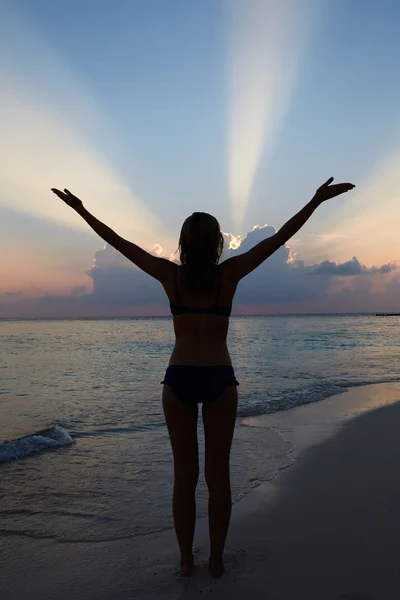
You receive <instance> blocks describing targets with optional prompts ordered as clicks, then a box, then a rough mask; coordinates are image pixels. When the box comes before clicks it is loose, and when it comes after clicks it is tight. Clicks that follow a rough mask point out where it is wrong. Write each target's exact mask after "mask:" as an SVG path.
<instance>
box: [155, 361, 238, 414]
mask: <svg viewBox="0 0 400 600" xmlns="http://www.w3.org/2000/svg"><path fill="white" fill-rule="evenodd" d="M161 383H163V384H164V383H165V384H167V385H169V387H170V388H171V391H172V393H173V394H174V396H176V397H177V398H178V399H179V400H181V402H184V403H188V404H193V403H195V404H196V403H198V402H203V404H211V403H212V402H215V401H216V400H217V399H218V398H219V397H220V396H221V395H222V394H223V392H224V391H225V389H226V388H227V387H228V386H229V385H239V382H238V381H237V379H236V377H235V372H234V370H233V367H232V366H231V365H213V366H197V365H196V366H192V365H171V366H169V367H168V369H167V371H166V373H165V377H164V379H163V380H162V382H161Z"/></svg>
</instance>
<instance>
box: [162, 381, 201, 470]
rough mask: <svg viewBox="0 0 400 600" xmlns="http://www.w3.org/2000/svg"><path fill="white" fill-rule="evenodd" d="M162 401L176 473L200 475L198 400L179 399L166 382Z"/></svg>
mask: <svg viewBox="0 0 400 600" xmlns="http://www.w3.org/2000/svg"><path fill="white" fill-rule="evenodd" d="M162 403H163V409H164V415H165V420H166V423H167V427H168V433H169V437H170V440H171V446H172V452H173V456H174V470H175V475H182V476H185V477H188V476H193V477H196V476H198V473H199V451H198V441H197V419H198V405H197V402H193V403H188V402H182V401H181V400H179V399H178V398H177V397H176V396H175V395H174V394H173V393H172V391H171V388H170V387H169V386H168V385H167V384H164V386H163V393H162Z"/></svg>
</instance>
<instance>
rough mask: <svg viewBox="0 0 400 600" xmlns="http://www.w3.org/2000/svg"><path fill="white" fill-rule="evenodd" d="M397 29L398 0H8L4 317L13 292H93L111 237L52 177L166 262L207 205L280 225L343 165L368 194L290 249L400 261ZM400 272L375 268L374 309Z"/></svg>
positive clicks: (230, 221)
mask: <svg viewBox="0 0 400 600" xmlns="http://www.w3.org/2000/svg"><path fill="white" fill-rule="evenodd" d="M399 22H400V4H399V3H398V2H396V1H388V0H381V1H380V2H378V1H371V0H364V1H362V0H347V1H344V0H298V1H296V0H279V2H277V1H273V0H264V1H263V0H212V1H211V0H201V1H200V0H196V1H195V0H186V1H184V0H179V1H177V0H168V2H166V1H161V0H157V1H156V0H146V1H145V0H131V1H128V0H119V1H115V2H112V1H111V0H107V1H106V0H98V1H95V0H81V1H80V2H77V1H76V0H72V1H69V2H64V1H60V2H52V1H49V0H31V1H28V0H26V1H21V0H19V1H17V2H14V1H12V2H11V1H8V0H3V2H2V5H1V7H0V23H1V24H0V40H1V41H0V56H1V58H0V75H1V78H2V82H4V83H5V87H4V89H5V90H6V92H5V94H3V99H2V100H0V108H1V115H2V116H1V117H0V123H1V125H2V130H3V131H6V136H4V137H3V136H2V140H1V141H0V147H1V150H2V153H1V154H2V156H3V157H4V160H3V161H2V162H3V166H2V168H0V170H1V173H0V174H1V178H2V181H3V182H4V188H3V190H2V191H1V192H0V233H1V234H2V235H1V241H0V251H1V254H2V256H5V257H6V261H4V264H3V266H2V267H0V276H1V282H2V283H1V289H0V294H1V293H3V294H4V293H7V294H8V295H7V296H5V297H4V298H5V299H3V301H2V303H0V315H1V314H4V315H8V314H11V313H10V310H11V308H10V306H9V302H8V298H9V297H10V295H9V294H10V293H15V292H18V291H21V292H22V296H23V297H24V299H25V301H26V302H27V303H28V304H29V301H30V299H31V298H33V297H34V298H35V303H36V304H35V306H37V305H38V303H39V304H40V299H41V298H42V297H43V295H44V294H45V293H47V296H46V297H48V295H49V294H50V295H54V296H57V297H62V298H64V297H65V298H68V297H69V295H70V290H71V289H73V288H77V287H78V288H79V286H84V285H86V286H87V288H86V289H87V293H91V290H92V291H93V288H92V287H91V286H92V285H93V282H92V279H91V278H90V277H89V276H88V274H87V272H86V273H85V271H87V270H88V269H90V268H92V267H93V260H94V258H95V253H96V252H98V251H100V250H101V248H102V247H103V243H102V241H101V240H99V239H98V238H97V237H96V236H94V235H93V234H92V233H91V232H90V231H88V230H87V226H86V225H85V224H84V223H81V222H80V221H79V218H78V217H77V216H76V215H75V214H73V213H72V211H71V212H68V209H67V208H66V207H65V206H63V205H62V204H57V200H54V198H53V197H51V195H50V193H49V191H48V189H49V188H50V187H52V186H54V187H60V188H63V187H69V188H70V189H71V190H72V191H73V192H74V193H76V194H77V195H80V196H81V197H82V199H83V201H84V202H85V204H86V205H87V207H88V208H89V210H91V211H92V212H93V213H94V214H95V215H96V216H98V217H99V218H101V219H102V220H104V221H106V222H107V223H108V224H109V225H110V226H111V227H113V228H114V229H116V230H117V231H118V232H120V233H121V235H124V236H126V237H129V238H130V239H132V240H133V241H135V242H137V243H140V244H141V245H143V246H144V247H146V248H149V249H150V248H152V247H153V245H154V244H156V243H159V244H161V246H162V248H163V249H164V254H165V255H166V256H169V255H170V254H171V253H172V252H173V251H174V250H175V248H176V243H177V238H178V234H179V229H180V226H181V223H182V222H183V220H184V218H185V217H186V216H187V215H188V214H190V213H191V212H192V211H194V210H205V211H208V212H211V213H213V214H215V215H216V216H217V218H218V219H219V220H220V222H221V225H222V228H223V230H224V231H226V232H230V233H232V234H234V235H240V236H242V237H243V236H245V235H246V233H247V232H249V231H251V230H252V228H253V227H254V226H255V225H264V224H268V225H270V226H272V227H273V228H275V229H276V228H279V227H280V226H281V225H282V224H283V223H284V222H285V221H286V220H287V219H288V218H290V217H291V216H292V215H293V214H294V213H295V212H296V211H297V210H299V209H300V208H301V207H302V205H304V204H305V203H306V202H307V201H308V200H309V198H310V197H311V196H312V194H313V192H314V190H315V189H316V187H318V186H319V185H320V184H321V183H322V182H323V181H325V180H326V179H327V178H328V177H329V176H331V175H334V176H335V177H336V179H337V180H342V181H352V182H353V183H355V184H356V185H357V188H356V191H355V192H354V193H353V195H346V196H345V197H343V198H338V199H335V200H333V201H332V202H331V203H329V204H326V205H324V206H323V207H321V208H320V210H319V211H317V213H316V214H315V215H314V216H313V217H312V219H311V221H310V222H309V223H308V224H307V225H306V226H305V228H304V229H303V230H301V232H299V234H297V235H296V236H295V238H294V239H293V240H291V241H290V242H289V243H288V247H289V248H290V250H291V253H292V255H293V256H295V257H296V258H297V259H298V260H303V261H304V264H305V265H306V266H307V265H317V264H319V263H321V262H322V261H326V260H328V261H333V262H336V263H338V264H339V263H345V262H346V261H349V260H351V259H352V257H353V256H356V257H357V260H358V261H359V262H360V263H361V264H364V265H366V266H367V267H370V266H372V265H375V266H378V267H379V266H381V265H383V264H386V263H392V262H393V261H396V260H399V259H400V242H399V240H398V235H397V227H396V222H397V220H396V219H397V217H399V216H400V214H399V213H400V210H399V208H398V206H399V203H398V199H399V193H398V191H397V190H398V189H399V184H400V176H399V175H398V172H399V168H398V167H399V166H400V165H399V162H400V144H399V142H400V131H399V123H400V108H399V106H400V102H399V101H400V77H399V76H398V56H400V36H399V35H398V29H399V28H398V23H399ZM267 229H268V228H266V229H265V232H266V231H267ZM268 231H270V230H269V229H268ZM115 260H117V259H115ZM2 262H3V261H2ZM285 265H286V263H283V267H282V268H284V269H286V268H287V267H286V266H285ZM97 266H98V265H97ZM285 272H286V271H285ZM114 275H115V274H114ZM277 276H278V277H279V273H278V274H277ZM396 276H397V274H396V272H395V271H391V272H390V273H389V274H388V275H385V276H384V277H383V276H381V275H375V276H374V277H376V279H374V278H373V277H372V275H371V277H370V278H371V280H373V281H372V283H371V286H372V288H371V289H374V290H380V291H379V294H380V295H379V298H378V297H376V305H377V306H378V304H379V302H380V303H382V302H386V303H390V302H392V301H394V300H393V289H392V287H388V286H389V283H390V285H392V280H393V278H395V277H396ZM282 277H283V273H282ZM331 277H332V279H331V282H330V285H329V286H328V287H327V292H326V294H327V299H326V306H331V304H332V298H328V295H329V294H331V293H332V289H337V288H338V287H339V288H341V284H340V285H339V283H340V278H339V279H337V277H339V276H333V275H331ZM335 277H336V279H335ZM360 277H364V279H363V281H365V276H364V275H360ZM368 277H369V276H368ZM385 278H386V279H385ZM383 279H385V281H386V280H387V281H386V283H384V282H383ZM348 281H349V278H347V279H346V284H345V285H346V286H348V285H349V284H348ZM354 281H355V280H353V284H354V286H355V283H354ZM384 289H390V294H391V295H390V297H389V296H387V294H386V292H385V294H386V295H385V294H384V292H383V291H382V290H384ZM396 289H397V288H396ZM258 292H259V290H258V291H257V289H254V302H255V299H256V298H257V297H258ZM388 293H389V292H388ZM354 298H355V296H354ZM6 300H7V301H6ZM378 300H379V302H378ZM63 302H64V300H63ZM154 302H155V305H157V303H160V302H161V300H160V299H158V297H157V298H155V300H154ZM251 302H252V295H251V293H249V295H248V298H247V299H246V303H247V304H246V306H247V305H249V304H251ZM285 303H286V304H287V302H286V301H285V297H284V296H282V298H280V299H279V300H278V301H277V304H279V306H275V308H274V307H272V306H271V304H268V303H267V304H268V306H267V304H266V305H265V310H281V308H282V307H283V308H284V305H285ZM292 304H293V303H292ZM353 304H354V307H353ZM6 305H7V306H6ZM102 306H103V309H104V310H107V309H108V305H107V303H106V302H105V303H104V305H102ZM258 306H259V303H258ZM291 306H292V310H296V306H295V303H294V304H293V305H291ZM320 306H321V310H322V309H323V307H324V300H323V299H320ZM357 306H358V307H359V308H360V310H362V309H363V305H362V302H361V300H360V302H359V304H357V302H356V301H355V300H354V302H353V303H352V307H353V308H352V310H356V309H357ZM382 306H383V305H382ZM385 306H386V305H385ZM42 308H43V311H45V310H46V307H45V306H44V304H43V307H42ZM110 309H111V306H110ZM24 310H25V309H24ZM26 310H27V311H28V312H29V308H27V309H26ZM35 310H38V309H37V308H35ZM63 310H67V309H65V308H63ZM302 310H303V309H302ZM2 311H3V313H2Z"/></svg>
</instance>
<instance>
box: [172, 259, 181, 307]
mask: <svg viewBox="0 0 400 600" xmlns="http://www.w3.org/2000/svg"><path fill="white" fill-rule="evenodd" d="M178 269H179V267H176V268H175V278H174V280H175V294H176V297H177V300H178V302H179V306H183V304H182V300H181V295H180V293H179V289H178Z"/></svg>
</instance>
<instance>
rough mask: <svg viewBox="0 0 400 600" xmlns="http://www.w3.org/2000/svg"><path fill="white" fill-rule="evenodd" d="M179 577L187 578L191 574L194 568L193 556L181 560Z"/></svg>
mask: <svg viewBox="0 0 400 600" xmlns="http://www.w3.org/2000/svg"><path fill="white" fill-rule="evenodd" d="M180 565H181V576H182V577H189V576H190V575H191V574H192V573H193V568H194V558H193V554H192V555H190V556H187V557H186V556H185V557H182V558H181V563H180Z"/></svg>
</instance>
